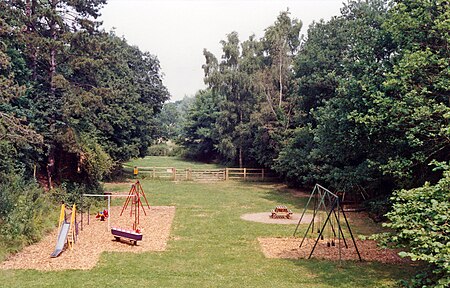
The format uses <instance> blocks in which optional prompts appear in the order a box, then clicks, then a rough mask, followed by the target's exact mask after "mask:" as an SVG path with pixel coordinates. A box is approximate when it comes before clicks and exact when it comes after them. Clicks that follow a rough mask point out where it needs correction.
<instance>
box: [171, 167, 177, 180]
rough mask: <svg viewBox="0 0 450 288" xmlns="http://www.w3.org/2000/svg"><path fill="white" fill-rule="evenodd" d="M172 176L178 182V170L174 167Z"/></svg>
mask: <svg viewBox="0 0 450 288" xmlns="http://www.w3.org/2000/svg"><path fill="white" fill-rule="evenodd" d="M172 174H173V181H176V180H177V169H176V168H175V167H172Z"/></svg>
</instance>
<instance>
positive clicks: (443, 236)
mask: <svg viewBox="0 0 450 288" xmlns="http://www.w3.org/2000/svg"><path fill="white" fill-rule="evenodd" d="M439 166H440V167H441V168H443V169H444V173H443V177H442V179H441V180H439V182H438V183H437V184H436V185H430V184H429V183H425V185H424V186H423V187H420V188H415V189H411V190H401V191H397V192H395V193H394V195H393V197H392V198H391V199H392V201H393V206H392V211H391V212H389V213H387V215H386V216H387V217H388V219H389V220H390V221H391V222H390V223H387V224H385V226H386V227H389V228H391V229H393V230H394V232H392V233H386V234H384V235H382V238H383V239H384V244H393V245H395V246H397V247H405V248H407V252H401V253H400V255H401V256H403V257H411V259H412V260H413V261H417V260H419V261H424V262H426V263H428V265H429V269H428V270H426V271H422V272H421V273H420V274H418V275H417V276H416V278H415V279H413V280H412V281H411V283H409V285H410V286H411V287H450V165H448V164H442V163H441V164H439Z"/></svg>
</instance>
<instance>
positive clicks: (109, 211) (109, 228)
mask: <svg viewBox="0 0 450 288" xmlns="http://www.w3.org/2000/svg"><path fill="white" fill-rule="evenodd" d="M111 215H112V213H111V195H108V231H109V230H111V222H110V221H111Z"/></svg>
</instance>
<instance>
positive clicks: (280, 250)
mask: <svg viewBox="0 0 450 288" xmlns="http://www.w3.org/2000/svg"><path fill="white" fill-rule="evenodd" d="M346 240H347V244H348V246H349V247H348V249H347V248H345V246H344V243H343V242H342V240H341V245H342V246H341V247H342V249H341V260H359V259H358V254H357V253H356V250H355V248H354V245H353V242H352V241H351V239H346ZM258 241H259V244H260V245H261V248H262V252H263V254H264V256H265V257H266V258H285V259H307V258H308V257H309V254H310V253H311V250H312V248H313V245H314V242H315V239H309V238H307V239H305V242H304V243H303V245H302V247H301V248H299V246H300V242H301V241H302V238H292V237H291V238H258ZM356 245H357V246H358V250H359V253H360V254H361V258H362V260H363V261H369V262H381V263H391V264H401V263H411V260H410V259H409V258H401V257H400V256H398V254H397V252H398V251H396V250H392V249H382V248H379V247H377V244H376V242H375V241H372V240H356ZM311 258H315V259H325V260H339V248H338V244H337V243H336V246H334V247H333V246H331V247H327V241H326V240H322V241H319V243H317V246H316V248H315V250H314V253H313V255H312V257H311Z"/></svg>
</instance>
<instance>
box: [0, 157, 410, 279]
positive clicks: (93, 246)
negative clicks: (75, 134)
mask: <svg viewBox="0 0 450 288" xmlns="http://www.w3.org/2000/svg"><path fill="white" fill-rule="evenodd" d="M149 160H151V159H149ZM139 180H140V181H141V183H142V186H143V189H144V190H145V193H146V195H147V198H148V202H149V204H150V209H148V208H147V207H145V208H146V212H147V215H144V214H143V213H141V214H140V225H139V226H140V228H141V230H142V231H141V232H142V235H143V238H142V241H138V242H137V245H132V244H131V243H130V242H129V241H126V240H121V241H120V242H118V241H116V239H115V238H114V236H113V235H112V234H111V231H109V230H108V228H107V226H108V222H107V219H105V221H101V220H100V219H99V218H95V216H96V214H97V212H98V211H91V217H90V223H89V225H87V218H86V214H85V215H84V216H83V230H82V231H81V227H80V231H79V235H78V239H77V242H76V243H75V245H74V246H73V249H72V250H70V249H68V248H66V249H65V250H64V251H63V252H62V253H61V254H60V255H59V256H58V257H57V258H51V257H50V254H51V253H52V252H53V251H54V250H55V244H56V239H57V236H58V229H57V228H56V229H55V230H54V231H53V233H51V234H49V235H47V236H45V237H44V238H43V239H42V240H41V241H40V242H38V243H36V244H34V245H31V246H28V247H26V248H25V249H23V250H22V251H21V252H19V253H17V254H15V255H12V256H10V257H9V258H8V259H7V260H6V261H4V262H2V263H0V283H2V284H0V287H44V286H45V287H61V286H64V285H70V283H72V284H73V283H83V285H81V286H84V287H95V286H102V285H104V284H105V283H108V284H109V285H111V286H121V287H149V286H154V287H186V286H193V287H239V286H242V285H243V284H245V285H246V286H249V287H267V286H274V287H275V286H276V287H299V286H301V287H307V288H308V287H314V288H315V287H395V283H396V281H397V280H399V279H402V278H405V277H408V276H409V275H412V274H413V273H414V271H415V270H414V269H417V268H416V267H414V264H412V263H410V262H408V261H407V260H405V259H401V258H398V256H397V254H396V252H395V251H391V250H383V249H379V248H376V246H375V243H374V242H372V241H367V240H364V241H362V240H361V237H367V236H369V235H371V234H373V233H377V232H382V231H383V228H382V227H380V225H379V224H376V223H374V222H372V221H371V220H370V219H369V218H368V217H367V216H366V215H364V214H363V213H349V215H347V216H348V220H349V223H350V226H351V228H352V231H353V234H354V236H355V239H356V243H357V245H358V248H359V249H360V252H361V256H362V260H363V261H359V260H358V258H357V255H356V253H355V252H354V249H352V241H351V240H350V238H346V239H347V240H348V244H349V248H348V249H346V248H344V249H342V251H341V252H342V258H341V260H342V261H339V257H337V253H338V252H337V251H338V250H337V249H336V246H334V247H327V245H326V239H325V240H324V241H320V242H319V243H318V244H317V245H318V246H317V248H316V250H315V252H314V255H313V257H312V258H311V259H307V258H308V254H309V252H310V251H311V247H312V245H313V243H312V242H310V241H313V242H314V241H315V237H312V236H308V237H307V238H308V240H306V243H305V244H304V245H303V246H302V247H303V249H304V250H301V249H299V243H300V241H301V240H302V237H303V235H304V233H305V232H306V229H307V227H308V223H311V220H312V217H311V216H312V213H313V211H307V213H306V216H308V217H306V216H305V218H304V222H303V221H302V223H301V225H300V226H299V229H298V233H297V236H296V237H293V236H292V234H293V232H294V230H295V228H296V226H297V223H298V221H299V218H300V216H301V213H302V211H303V209H304V207H305V205H306V203H307V200H308V197H309V195H310V194H311V191H299V190H293V189H288V188H287V187H285V186H284V185H282V184H280V183H258V182H242V181H222V182H214V183H197V182H192V181H184V182H183V181H179V182H173V181H158V180H142V179H139ZM135 181H136V180H134V181H133V183H134V182H135ZM130 185H131V183H130V182H124V183H111V184H108V183H106V184H105V189H106V190H107V191H112V193H113V194H121V195H123V194H127V193H128V191H129V190H130ZM112 198H114V197H112ZM102 201H104V202H105V208H107V206H106V202H107V201H106V200H102ZM124 202H125V198H114V200H113V201H112V205H111V208H110V211H108V214H109V217H110V218H109V220H110V221H111V223H110V225H111V227H116V226H117V227H121V228H129V229H131V227H132V222H133V221H132V220H133V219H132V218H131V217H130V214H129V207H128V208H127V212H128V213H125V212H124V214H123V215H122V216H119V215H120V212H121V209H122V205H123V203H124ZM280 205H282V206H286V207H288V209H289V210H292V212H293V214H292V215H291V216H292V217H289V219H288V218H279V219H278V218H275V219H274V218H271V217H270V215H271V210H273V209H274V208H275V207H278V206H280ZM56 209H57V208H56ZM141 212H142V210H141ZM247 217H249V218H247ZM244 218H247V219H244ZM57 220H58V219H54V221H55V222H56V224H57ZM78 220H80V217H78ZM315 221H317V222H315V223H318V224H317V225H319V224H320V225H322V224H323V223H324V218H323V216H321V217H318V218H317V219H316V220H315ZM282 222H286V223H284V224H281V223H282ZM320 225H319V226H320ZM317 227H318V226H317ZM314 230H316V229H314ZM345 232H346V231H345ZM315 233H317V232H315ZM329 233H330V231H329V230H326V233H325V236H326V237H325V238H327V237H329ZM316 235H317V234H315V235H314V236H316ZM345 235H346V236H347V234H345ZM324 255H325V256H326V257H325V256H324ZM330 255H331V256H330ZM333 255H334V257H333ZM2 285H3V286H2Z"/></svg>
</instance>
